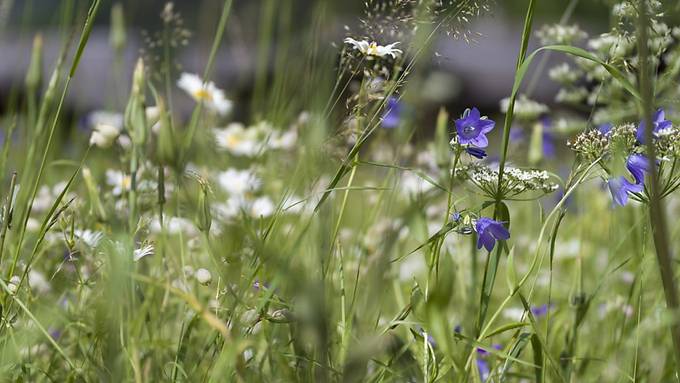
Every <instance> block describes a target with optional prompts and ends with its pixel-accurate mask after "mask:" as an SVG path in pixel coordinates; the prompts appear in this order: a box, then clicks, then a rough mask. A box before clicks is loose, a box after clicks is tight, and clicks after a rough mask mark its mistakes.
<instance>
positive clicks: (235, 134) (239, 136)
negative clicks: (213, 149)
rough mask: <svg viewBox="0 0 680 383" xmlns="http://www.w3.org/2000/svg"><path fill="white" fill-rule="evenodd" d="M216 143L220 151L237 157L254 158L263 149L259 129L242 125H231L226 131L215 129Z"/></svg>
mask: <svg viewBox="0 0 680 383" xmlns="http://www.w3.org/2000/svg"><path fill="white" fill-rule="evenodd" d="M214 132H215V141H216V143H217V147H218V148H219V149H222V150H225V151H228V152H229V153H231V154H233V155H235V156H246V157H253V156H255V155H257V154H258V153H259V152H260V150H261V149H262V142H261V140H260V139H259V134H258V133H259V132H258V130H257V129H253V128H249V129H246V127H245V126H244V125H243V124H240V123H231V124H229V125H228V126H227V127H226V128H225V129H214Z"/></svg>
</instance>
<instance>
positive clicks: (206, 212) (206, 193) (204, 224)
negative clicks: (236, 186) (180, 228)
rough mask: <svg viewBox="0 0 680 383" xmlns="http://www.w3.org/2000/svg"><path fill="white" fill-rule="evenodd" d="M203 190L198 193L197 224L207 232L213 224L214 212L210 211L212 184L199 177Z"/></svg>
mask: <svg viewBox="0 0 680 383" xmlns="http://www.w3.org/2000/svg"><path fill="white" fill-rule="evenodd" d="M198 184H199V185H200V186H201V192H200V193H199V195H198V209H197V211H196V226H198V229H199V230H201V231H203V232H205V233H207V232H209V231H210V226H211V225H212V214H211V213H210V186H209V185H208V182H207V181H206V180H204V179H200V178H199V179H198Z"/></svg>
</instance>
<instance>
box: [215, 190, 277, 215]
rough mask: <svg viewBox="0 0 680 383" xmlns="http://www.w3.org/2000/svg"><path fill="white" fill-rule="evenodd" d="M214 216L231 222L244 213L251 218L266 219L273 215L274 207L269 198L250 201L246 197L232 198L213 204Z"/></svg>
mask: <svg viewBox="0 0 680 383" xmlns="http://www.w3.org/2000/svg"><path fill="white" fill-rule="evenodd" d="M213 209H214V211H215V214H216V215H217V216H219V217H220V218H221V219H224V220H231V219H233V218H235V217H238V216H239V214H241V212H245V214H247V215H248V216H250V217H252V218H267V217H269V216H271V215H272V214H274V211H275V210H276V206H275V205H274V203H273V202H272V200H271V199H270V198H269V197H266V196H264V197H259V198H256V199H254V200H253V199H250V198H247V197H243V196H242V197H238V196H233V197H230V198H228V199H227V201H226V202H224V203H216V204H213Z"/></svg>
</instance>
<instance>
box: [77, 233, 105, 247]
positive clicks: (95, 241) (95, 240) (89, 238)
mask: <svg viewBox="0 0 680 383" xmlns="http://www.w3.org/2000/svg"><path fill="white" fill-rule="evenodd" d="M74 234H75V236H76V237H78V239H80V240H81V241H82V242H83V243H84V244H85V245H87V246H88V247H91V248H95V247H97V245H99V242H100V241H101V240H102V238H103V237H104V234H102V232H100V231H92V230H90V229H86V230H80V229H76V230H75V232H74Z"/></svg>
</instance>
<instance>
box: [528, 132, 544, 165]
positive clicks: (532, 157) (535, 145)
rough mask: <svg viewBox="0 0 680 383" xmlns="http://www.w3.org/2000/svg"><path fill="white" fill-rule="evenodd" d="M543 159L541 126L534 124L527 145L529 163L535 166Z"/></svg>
mask: <svg viewBox="0 0 680 383" xmlns="http://www.w3.org/2000/svg"><path fill="white" fill-rule="evenodd" d="M542 159H543V124H541V123H540V122H539V123H535V124H534V128H533V129H532V131H531V141H530V143H529V163H530V164H532V165H536V164H538V163H539V162H541V160H542Z"/></svg>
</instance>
